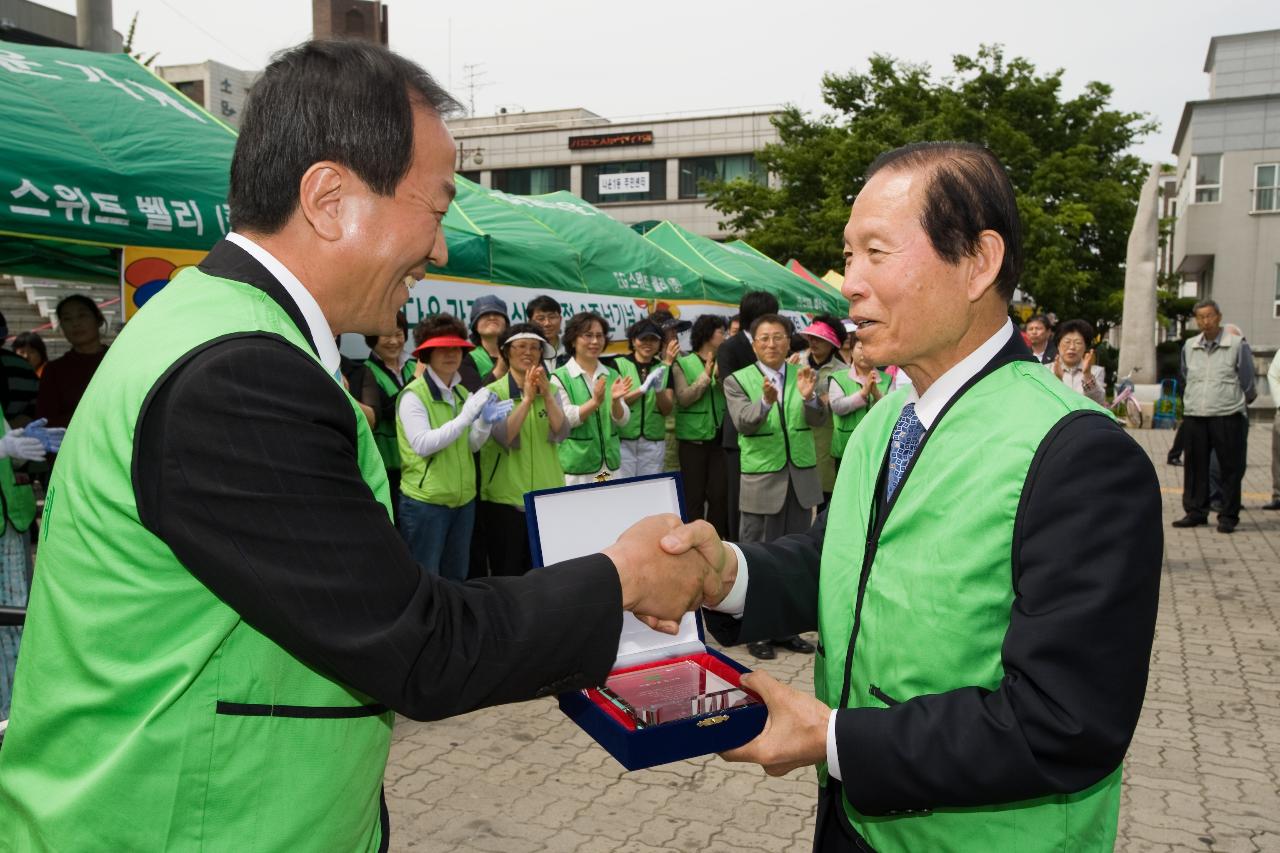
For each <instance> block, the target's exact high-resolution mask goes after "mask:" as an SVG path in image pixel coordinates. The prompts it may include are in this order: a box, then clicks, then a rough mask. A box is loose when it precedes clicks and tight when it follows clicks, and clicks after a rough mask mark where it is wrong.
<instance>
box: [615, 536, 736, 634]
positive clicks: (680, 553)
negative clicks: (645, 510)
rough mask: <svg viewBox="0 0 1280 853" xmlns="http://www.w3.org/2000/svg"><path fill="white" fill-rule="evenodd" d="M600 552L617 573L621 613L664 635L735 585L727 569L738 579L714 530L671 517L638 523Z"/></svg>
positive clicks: (732, 561) (727, 551) (728, 550)
mask: <svg viewBox="0 0 1280 853" xmlns="http://www.w3.org/2000/svg"><path fill="white" fill-rule="evenodd" d="M703 528H705V530H704V529H703ZM708 530H709V531H710V534H709V535H708V533H707V532H706V531H708ZM601 553H603V554H604V555H605V556H606V557H608V558H609V559H610V560H612V561H613V565H614V567H615V568H616V569H617V571H618V579H619V580H620V581H621V583H622V607H623V609H624V610H629V611H631V612H632V613H634V614H635V615H636V617H637V618H639V619H641V620H642V621H644V622H645V623H646V624H648V625H649V626H650V627H652V628H656V629H657V630H659V631H663V632H665V633H668V634H674V633H676V631H677V629H678V626H679V623H680V619H681V617H683V616H684V614H686V613H688V612H689V611H691V610H694V609H696V608H698V607H701V606H702V605H703V604H704V603H707V604H714V603H717V602H719V601H720V600H721V599H723V598H724V596H725V593H726V592H728V590H729V588H730V587H732V586H733V578H732V577H731V578H729V579H728V581H727V582H726V580H725V573H726V572H727V571H730V570H731V571H732V572H733V577H736V576H737V560H736V559H734V558H733V556H732V554H733V552H732V551H731V549H729V548H726V547H725V546H724V545H723V543H721V542H720V538H719V537H718V536H716V533H715V528H714V527H712V526H711V525H710V524H707V523H706V522H705V521H698V522H694V523H693V524H689V525H682V524H681V523H680V519H679V518H678V517H677V516H675V515H670V514H668V515H653V516H649V517H648V518H644V519H641V520H640V521H638V522H636V523H635V524H633V525H632V526H631V527H629V528H627V529H626V530H625V531H623V533H622V535H621V536H619V537H618V541H617V542H615V543H613V544H612V545H610V546H609V547H608V548H605V549H604V550H603V551H602V552H601ZM726 555H727V556H726ZM730 563H731V564H732V568H731V569H730Z"/></svg>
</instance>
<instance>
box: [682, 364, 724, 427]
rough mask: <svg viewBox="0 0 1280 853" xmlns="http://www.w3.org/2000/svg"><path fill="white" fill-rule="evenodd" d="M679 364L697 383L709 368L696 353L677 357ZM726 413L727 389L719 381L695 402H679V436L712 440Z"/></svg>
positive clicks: (690, 380) (686, 377)
mask: <svg viewBox="0 0 1280 853" xmlns="http://www.w3.org/2000/svg"><path fill="white" fill-rule="evenodd" d="M676 366H677V367H679V368H680V369H681V370H683V371H684V378H685V380H686V381H687V382H688V383H689V384H690V385H692V384H693V383H695V382H697V381H698V377H700V376H702V374H703V373H704V372H705V370H706V366H705V365H704V364H703V362H702V359H701V358H699V357H698V354H697V353H689V354H688V355H682V356H680V358H678V359H676ZM724 412H725V406H724V388H723V387H722V386H721V384H720V382H719V380H717V381H715V382H712V383H711V387H710V388H708V389H707V390H706V391H705V392H704V393H703V395H702V396H701V397H699V398H698V399H697V400H695V401H694V402H693V404H692V405H690V406H681V405H680V404H679V403H676V438H679V439H683V440H684V441H710V440H712V439H713V438H715V437H716V432H717V431H718V430H719V429H720V424H721V423H723V422H724Z"/></svg>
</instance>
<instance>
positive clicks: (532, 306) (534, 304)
mask: <svg viewBox="0 0 1280 853" xmlns="http://www.w3.org/2000/svg"><path fill="white" fill-rule="evenodd" d="M535 311H548V312H550V313H553V314H563V313H564V309H563V308H561V307H560V303H559V302H558V301H556V300H555V299H554V298H552V297H550V296H547V295H546V294H545V293H544V294H543V295H541V296H535V297H533V298H532V299H530V300H529V304H528V305H527V306H526V307H525V310H524V313H525V316H526V317H532V316H533V314H534V312H535Z"/></svg>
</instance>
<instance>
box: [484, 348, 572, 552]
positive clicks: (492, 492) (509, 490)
mask: <svg viewBox="0 0 1280 853" xmlns="http://www.w3.org/2000/svg"><path fill="white" fill-rule="evenodd" d="M499 348H500V350H501V352H502V358H503V360H504V361H505V362H506V363H507V364H508V365H509V366H510V370H509V372H508V373H507V375H506V376H504V377H502V378H501V379H497V380H495V381H494V382H493V384H491V385H489V390H491V391H493V393H494V394H495V395H497V398H498V399H499V400H504V401H513V402H514V403H515V407H514V408H513V409H512V410H511V412H510V414H508V415H507V417H506V418H505V419H503V420H500V421H498V422H496V423H495V424H494V425H493V430H492V433H491V436H492V440H491V441H489V442H488V443H486V444H485V445H484V446H483V447H481V448H480V503H479V504H478V506H477V508H476V512H477V529H478V530H479V532H480V534H481V535H480V536H479V537H478V538H479V539H480V540H481V541H482V543H483V544H482V547H483V548H484V549H485V551H486V554H487V562H488V566H489V572H490V574H492V575H494V576H498V577H503V576H512V575H522V574H524V573H525V572H526V571H528V570H529V567H530V565H531V560H532V558H531V556H530V552H529V529H528V527H527V526H526V524H525V514H524V495H525V492H532V491H537V490H538V489H555V488H559V487H560V486H563V485H564V470H563V469H562V468H561V467H560V453H559V451H558V449H557V448H558V447H559V445H560V442H562V441H564V439H565V437H566V436H567V435H568V434H569V422H568V421H567V420H566V419H565V416H564V412H563V411H562V410H561V408H560V401H559V400H558V399H557V398H556V394H555V392H554V391H553V390H552V388H551V382H550V381H549V379H548V377H547V371H546V369H545V368H544V367H543V366H542V360H543V358H545V357H547V356H548V355H554V354H555V353H554V350H552V349H551V344H550V343H548V342H547V339H546V338H544V337H543V336H542V330H541V329H539V328H538V327H537V326H535V325H533V324H532V323H516V324H515V325H514V326H511V327H510V328H509V329H507V331H506V332H504V333H503V335H502V338H501V340H500V343H499Z"/></svg>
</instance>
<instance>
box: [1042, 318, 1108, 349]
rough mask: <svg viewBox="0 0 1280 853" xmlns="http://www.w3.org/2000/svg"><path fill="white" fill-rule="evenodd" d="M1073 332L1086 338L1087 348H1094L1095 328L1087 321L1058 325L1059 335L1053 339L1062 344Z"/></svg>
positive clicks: (1074, 321) (1065, 322)
mask: <svg viewBox="0 0 1280 853" xmlns="http://www.w3.org/2000/svg"><path fill="white" fill-rule="evenodd" d="M1027 322H1030V321H1027ZM1072 332H1077V333H1079V335H1080V337H1082V338H1084V345H1085V347H1087V348H1088V347H1092V346H1093V336H1094V331H1093V326H1092V325H1091V324H1090V323H1089V322H1088V321H1087V320H1065V321H1063V322H1062V323H1060V324H1059V325H1058V331H1057V334H1055V335H1054V336H1053V339H1054V340H1055V341H1057V342H1059V343H1061V342H1062V339H1063V338H1064V337H1066V336H1067V335H1069V334H1071V333H1072Z"/></svg>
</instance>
